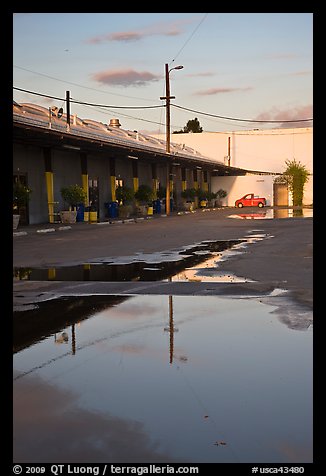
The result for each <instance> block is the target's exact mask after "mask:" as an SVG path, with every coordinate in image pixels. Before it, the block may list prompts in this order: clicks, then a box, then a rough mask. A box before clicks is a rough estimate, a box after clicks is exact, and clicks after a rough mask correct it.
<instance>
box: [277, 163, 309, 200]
mask: <svg viewBox="0 0 326 476" xmlns="http://www.w3.org/2000/svg"><path fill="white" fill-rule="evenodd" d="M285 164H286V166H287V168H286V170H285V172H283V177H284V180H285V182H286V183H287V185H288V187H289V189H290V191H291V192H292V197H293V205H294V206H301V205H302V200H303V190H304V186H305V184H306V182H307V181H308V180H309V172H308V170H307V168H306V166H305V165H303V164H301V163H300V161H299V162H296V160H295V159H293V160H286V161H285Z"/></svg>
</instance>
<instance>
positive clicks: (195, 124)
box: [173, 117, 203, 134]
mask: <svg viewBox="0 0 326 476" xmlns="http://www.w3.org/2000/svg"><path fill="white" fill-rule="evenodd" d="M188 132H194V133H197V132H203V128H202V127H201V125H200V122H199V121H198V119H197V117H195V119H190V120H189V121H188V122H187V124H186V125H185V126H184V128H183V129H181V130H180V131H174V132H173V134H185V133H188Z"/></svg>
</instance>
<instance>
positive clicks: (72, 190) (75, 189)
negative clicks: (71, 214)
mask: <svg viewBox="0 0 326 476" xmlns="http://www.w3.org/2000/svg"><path fill="white" fill-rule="evenodd" d="M60 192H61V196H62V198H63V200H64V201H65V202H66V203H68V205H69V207H71V208H74V207H77V206H78V205H81V204H84V203H85V200H86V197H87V194H86V192H85V190H84V189H83V188H82V187H80V186H79V185H77V184H76V185H68V186H67V187H61V189H60Z"/></svg>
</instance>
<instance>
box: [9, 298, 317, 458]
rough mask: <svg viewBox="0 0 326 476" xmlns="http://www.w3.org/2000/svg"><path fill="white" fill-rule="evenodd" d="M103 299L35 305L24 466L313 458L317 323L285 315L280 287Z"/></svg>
mask: <svg viewBox="0 0 326 476" xmlns="http://www.w3.org/2000/svg"><path fill="white" fill-rule="evenodd" d="M93 298H94V299H93V301H89V302H88V299H90V298H83V299H84V303H83V304H81V303H79V304H78V302H77V298H75V299H67V298H66V299H61V300H57V301H51V302H47V303H41V304H40V306H39V310H38V311H37V310H33V311H30V312H28V311H26V313H25V314H26V316H28V314H29V315H30V316H32V315H33V316H34V317H33V319H31V320H32V321H33V322H34V324H35V328H37V326H38V325H42V324H43V338H42V339H40V332H38V334H37V336H36V338H35V340H34V341H33V337H32V335H31V336H30V339H29V343H28V347H25V348H23V346H22V344H20V349H21V350H20V351H18V350H17V352H16V353H15V355H14V462H15V463H19V462H24V463H28V462H35V461H37V462H38V463H43V462H51V463H59V462H60V463H65V462H71V461H73V462H76V463H78V462H88V463H92V462H94V463H96V462H107V461H110V462H112V463H113V462H117V463H125V462H130V463H144V462H146V463H150V462H158V463H166V462H179V463H183V462H184V463H190V462H197V463H200V462H203V463H206V462H207V463H209V462H212V463H221V462H229V463H239V462H252V461H255V462H257V463H259V462H261V463H264V462H265V463H273V462H276V463H304V462H311V461H312V449H311V446H312V330H311V328H308V329H307V330H302V331H300V332H298V331H296V330H292V329H290V328H288V327H286V326H285V325H284V324H282V323H281V322H280V321H279V320H278V319H277V318H276V317H275V310H276V307H277V306H276V305H275V304H273V303H274V301H273V299H278V300H282V299H283V300H284V302H285V300H286V297H284V296H282V294H279V293H276V296H275V298H274V297H273V295H270V296H269V298H268V301H264V298H263V299H261V298H260V299H259V300H258V299H256V298H248V297H246V298H244V299H241V298H239V299H232V298H224V297H217V296H205V297H198V296H186V297H185V296H174V297H172V296H128V297H126V296H123V297H120V296H105V297H104V296H102V297H101V298H100V299H99V298H98V299H99V301H98V302H96V300H95V297H93ZM105 300H106V304H105ZM90 303H91V304H90ZM69 306H70V309H71V312H72V313H73V315H72V316H71V317H72V320H71V321H69V312H68V310H69ZM84 307H85V313H84V311H83V310H84ZM92 307H93V310H92ZM51 308H52V311H51ZM61 314H63V316H61ZM37 315H38V316H37ZM55 315H57V316H58V318H62V321H61V323H59V324H58V325H57V326H56V325H55V322H52V321H54V320H55V319H54V317H55ZM21 316H22V313H19V314H16V315H14V320H17V327H19V325H20V324H21ZM51 316H52V317H51ZM78 316H79V317H78ZM48 318H49V321H50V322H49V328H50V331H49V333H48V334H46V332H44V330H45V322H46V321H47V319H48ZM51 319H52V321H51ZM32 327H33V326H31V328H32ZM31 332H32V331H31ZM15 335H16V334H15ZM58 339H59V341H61V342H62V343H61V344H58ZM17 347H19V346H16V348H17ZM298 362H300V365H298Z"/></svg>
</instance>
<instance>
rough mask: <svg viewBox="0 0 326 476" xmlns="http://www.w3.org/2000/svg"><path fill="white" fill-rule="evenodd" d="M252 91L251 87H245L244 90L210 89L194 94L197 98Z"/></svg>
mask: <svg viewBox="0 0 326 476" xmlns="http://www.w3.org/2000/svg"><path fill="white" fill-rule="evenodd" d="M250 89H252V88H251V87H249V86H248V87H245V88H210V89H204V90H202V91H197V92H196V93H194V94H196V95H197V96H211V95H214V94H225V93H233V92H236V91H249V90H250Z"/></svg>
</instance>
